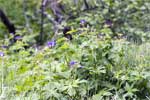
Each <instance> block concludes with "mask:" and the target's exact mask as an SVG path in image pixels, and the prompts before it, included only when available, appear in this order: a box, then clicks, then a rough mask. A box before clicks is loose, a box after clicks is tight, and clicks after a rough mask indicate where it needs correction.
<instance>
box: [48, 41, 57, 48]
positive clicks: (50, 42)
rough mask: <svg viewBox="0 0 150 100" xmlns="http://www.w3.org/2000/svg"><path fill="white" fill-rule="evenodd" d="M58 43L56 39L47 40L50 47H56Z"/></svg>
mask: <svg viewBox="0 0 150 100" xmlns="http://www.w3.org/2000/svg"><path fill="white" fill-rule="evenodd" d="M55 45H56V41H55V40H52V41H48V42H47V46H48V47H54V46H55Z"/></svg>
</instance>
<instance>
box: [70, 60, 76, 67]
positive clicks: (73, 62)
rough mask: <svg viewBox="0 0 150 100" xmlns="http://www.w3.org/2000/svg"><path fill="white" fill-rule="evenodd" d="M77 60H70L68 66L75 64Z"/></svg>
mask: <svg viewBox="0 0 150 100" xmlns="http://www.w3.org/2000/svg"><path fill="white" fill-rule="evenodd" d="M76 63H77V62H76V61H70V63H69V66H73V65H75V64H76Z"/></svg>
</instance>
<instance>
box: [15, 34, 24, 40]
mask: <svg viewBox="0 0 150 100" xmlns="http://www.w3.org/2000/svg"><path fill="white" fill-rule="evenodd" d="M14 39H15V40H20V39H22V36H19V35H18V36H15V38H14Z"/></svg>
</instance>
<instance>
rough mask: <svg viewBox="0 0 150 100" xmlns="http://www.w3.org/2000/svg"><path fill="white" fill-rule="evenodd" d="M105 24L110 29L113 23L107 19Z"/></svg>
mask: <svg viewBox="0 0 150 100" xmlns="http://www.w3.org/2000/svg"><path fill="white" fill-rule="evenodd" d="M105 24H106V25H108V26H110V27H111V26H112V24H113V23H112V21H111V20H109V19H108V20H106V21H105Z"/></svg>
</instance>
